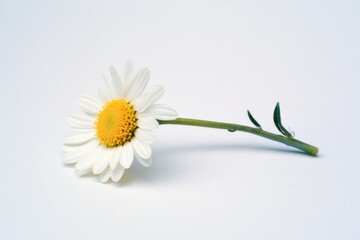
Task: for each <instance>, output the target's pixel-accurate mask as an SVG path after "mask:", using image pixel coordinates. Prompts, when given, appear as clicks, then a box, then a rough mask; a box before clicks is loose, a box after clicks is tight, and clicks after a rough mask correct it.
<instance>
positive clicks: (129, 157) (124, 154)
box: [119, 142, 134, 168]
mask: <svg viewBox="0 0 360 240" xmlns="http://www.w3.org/2000/svg"><path fill="white" fill-rule="evenodd" d="M133 159H134V150H133V147H132V145H131V143H130V142H128V143H126V144H125V145H124V146H123V147H122V149H121V153H120V158H119V162H120V164H121V166H123V167H124V168H129V167H130V166H131V163H132V162H133Z"/></svg>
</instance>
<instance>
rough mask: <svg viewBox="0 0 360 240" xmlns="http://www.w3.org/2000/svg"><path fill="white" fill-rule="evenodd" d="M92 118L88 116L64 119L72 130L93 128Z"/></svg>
mask: <svg viewBox="0 0 360 240" xmlns="http://www.w3.org/2000/svg"><path fill="white" fill-rule="evenodd" d="M94 121H95V119H94V118H91V117H88V116H70V117H67V118H66V122H67V123H68V124H69V125H70V126H71V127H73V128H93V127H94Z"/></svg>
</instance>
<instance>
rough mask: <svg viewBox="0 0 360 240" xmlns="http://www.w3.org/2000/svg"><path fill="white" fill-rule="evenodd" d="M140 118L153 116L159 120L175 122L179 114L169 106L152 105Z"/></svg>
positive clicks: (140, 114)
mask: <svg viewBox="0 0 360 240" xmlns="http://www.w3.org/2000/svg"><path fill="white" fill-rule="evenodd" d="M139 116H153V117H154V118H156V119H158V120H173V119H176V118H177V116H178V113H177V112H176V111H175V110H174V109H173V108H171V107H169V106H167V105H163V104H152V105H150V106H149V107H147V108H146V109H145V110H144V112H142V113H139Z"/></svg>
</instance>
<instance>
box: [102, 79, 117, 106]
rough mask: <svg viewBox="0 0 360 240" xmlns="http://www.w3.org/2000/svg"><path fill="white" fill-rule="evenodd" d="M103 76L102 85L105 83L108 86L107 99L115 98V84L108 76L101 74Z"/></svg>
mask: <svg viewBox="0 0 360 240" xmlns="http://www.w3.org/2000/svg"><path fill="white" fill-rule="evenodd" d="M103 78H104V82H105V84H104V85H106V86H107V88H108V93H107V94H108V97H109V100H110V99H115V98H117V95H116V91H115V86H114V84H113V82H112V81H110V80H109V78H107V77H106V76H105V75H103Z"/></svg>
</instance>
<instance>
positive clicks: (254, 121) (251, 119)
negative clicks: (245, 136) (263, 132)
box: [247, 110, 261, 128]
mask: <svg viewBox="0 0 360 240" xmlns="http://www.w3.org/2000/svg"><path fill="white" fill-rule="evenodd" d="M247 114H248V116H249V119H250V121H251V122H252V123H253V124H254V125H255V126H257V127H258V128H261V125H260V124H259V123H258V122H257V121H256V120H255V118H254V117H253V116H252V115H251V113H250V111H249V110H247Z"/></svg>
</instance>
